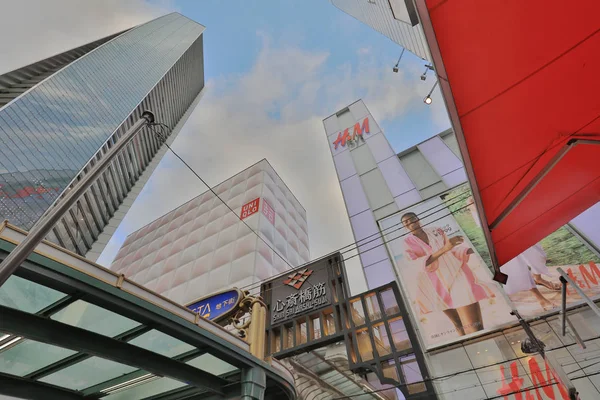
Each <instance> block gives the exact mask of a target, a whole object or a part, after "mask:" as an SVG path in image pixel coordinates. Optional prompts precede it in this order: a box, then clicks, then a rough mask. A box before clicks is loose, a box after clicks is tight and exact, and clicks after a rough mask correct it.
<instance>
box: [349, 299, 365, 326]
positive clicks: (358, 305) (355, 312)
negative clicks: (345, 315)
mask: <svg viewBox="0 0 600 400" xmlns="http://www.w3.org/2000/svg"><path fill="white" fill-rule="evenodd" d="M350 312H351V313H352V321H353V322H354V325H355V326H361V325H364V323H365V310H364V309H363V305H362V301H360V297H359V298H357V299H354V300H350Z"/></svg>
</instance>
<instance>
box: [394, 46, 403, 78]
mask: <svg viewBox="0 0 600 400" xmlns="http://www.w3.org/2000/svg"><path fill="white" fill-rule="evenodd" d="M403 54H404V47H403V48H402V52H401V53H400V57H398V61H397V62H396V65H394V68H392V71H394V72H396V73H398V64H400V60H401V59H402V55H403Z"/></svg>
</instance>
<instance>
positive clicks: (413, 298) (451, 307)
mask: <svg viewBox="0 0 600 400" xmlns="http://www.w3.org/2000/svg"><path fill="white" fill-rule="evenodd" d="M379 224H380V227H381V230H382V232H383V235H384V237H385V241H386V246H387V248H388V251H389V253H390V256H391V258H392V260H393V262H394V267H395V268H396V271H397V274H398V277H399V281H400V285H401V287H402V289H403V292H404V295H405V298H406V300H407V301H406V302H407V304H408V306H409V308H410V309H411V310H412V312H413V315H414V316H415V320H416V322H417V325H418V327H419V331H420V334H421V336H422V338H423V341H424V345H425V346H426V347H427V348H432V347H438V346H441V345H444V344H448V343H451V342H453V341H456V340H461V339H465V338H468V337H474V336H478V335H481V334H484V333H486V332H489V331H491V330H494V329H497V328H500V327H502V326H506V325H508V324H514V323H515V322H516V319H515V318H514V317H513V316H512V315H511V314H510V312H511V308H510V306H509V304H508V303H507V301H506V300H505V297H504V296H503V294H502V293H501V288H500V286H499V284H498V283H496V282H494V281H493V280H492V274H491V272H490V270H489V268H488V267H487V265H486V263H485V261H484V260H483V259H482V257H481V256H480V254H479V252H478V251H477V248H476V247H475V246H474V244H473V243H472V242H471V240H470V238H469V237H468V235H466V234H465V232H464V231H463V230H462V229H461V227H460V226H459V224H458V223H457V222H456V220H455V219H454V218H453V216H452V214H450V213H449V211H448V208H447V206H446V204H445V203H444V201H443V200H442V199H441V198H440V197H436V198H433V199H431V200H428V201H424V202H421V203H419V204H417V205H415V206H413V207H410V208H408V209H405V210H404V211H401V212H399V213H396V214H394V215H391V216H389V217H387V218H385V219H382V220H381V221H379Z"/></svg>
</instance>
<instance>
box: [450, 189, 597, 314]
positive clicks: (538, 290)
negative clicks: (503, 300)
mask: <svg viewBox="0 0 600 400" xmlns="http://www.w3.org/2000/svg"><path fill="white" fill-rule="evenodd" d="M442 197H443V199H444V203H445V204H446V205H447V207H448V209H449V210H450V212H452V215H453V217H454V219H455V220H456V222H457V223H458V225H459V226H460V227H461V228H462V230H463V231H464V232H465V233H466V235H467V237H468V238H469V239H470V241H471V242H472V243H473V245H474V247H475V249H476V250H477V252H478V253H479V254H481V256H482V258H483V259H484V260H485V262H486V264H487V265H488V267H489V268H490V269H491V268H492V267H491V265H492V264H491V259H490V255H489V252H488V249H487V246H486V244H485V239H484V236H483V230H482V229H481V223H480V221H479V218H478V216H477V212H476V209H475V206H474V205H473V199H472V198H471V190H470V189H469V187H468V186H467V185H462V186H460V187H458V188H456V189H453V190H451V191H449V192H446V193H445V194H444V195H443V196H442ZM559 267H561V268H562V269H563V270H564V271H565V272H567V273H568V274H569V276H570V277H571V279H573V281H575V282H577V284H578V285H579V287H581V288H582V289H583V290H584V292H585V294H586V295H588V296H589V297H590V298H592V299H596V298H599V295H600V258H599V257H598V256H597V255H596V254H595V253H594V252H592V251H591V250H590V249H589V248H588V247H587V246H586V244H585V243H583V242H582V241H581V240H579V238H577V237H576V236H575V235H573V234H572V233H571V231H569V230H568V228H567V227H562V228H560V229H558V230H557V231H555V232H553V233H552V234H550V235H548V236H547V237H545V238H544V239H542V240H541V241H540V242H539V243H537V244H536V245H534V246H532V247H531V248H529V249H527V250H526V251H524V252H523V253H522V254H520V255H519V256H517V257H515V258H514V259H512V260H511V261H509V262H508V263H506V264H504V265H503V266H502V267H501V268H500V270H501V271H502V272H504V273H505V274H507V275H508V281H507V283H506V285H504V291H505V292H506V294H508V296H509V298H510V300H511V301H512V303H513V305H514V306H515V307H516V308H517V310H519V313H520V314H521V316H523V317H525V318H529V317H536V316H540V315H543V314H545V313H546V312H549V311H551V310H553V309H557V308H558V307H560V303H561V292H560V282H559V274H558V272H556V269H557V268H559ZM567 288H568V290H567V306H568V305H572V304H575V303H578V302H580V301H581V297H580V296H579V295H578V294H577V292H576V291H575V290H574V289H573V288H571V287H567Z"/></svg>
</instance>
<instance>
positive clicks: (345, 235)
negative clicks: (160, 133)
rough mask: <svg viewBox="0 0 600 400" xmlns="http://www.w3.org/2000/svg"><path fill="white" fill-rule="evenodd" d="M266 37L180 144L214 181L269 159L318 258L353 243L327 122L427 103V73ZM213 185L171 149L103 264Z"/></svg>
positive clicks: (208, 99)
mask: <svg viewBox="0 0 600 400" xmlns="http://www.w3.org/2000/svg"><path fill="white" fill-rule="evenodd" d="M260 36H261V37H262V40H263V46H262V48H261V49H260V51H259V53H258V56H257V58H256V62H255V64H254V66H253V67H252V68H251V70H250V71H248V72H247V73H245V74H243V75H230V76H224V77H219V78H216V79H213V80H209V81H208V83H207V85H206V88H205V95H204V98H203V99H202V100H201V101H200V103H199V104H198V106H197V108H196V110H195V111H194V113H193V114H192V116H191V117H190V119H189V120H188V122H187V124H186V125H185V127H184V128H183V129H182V131H181V133H180V134H179V136H178V138H177V139H176V141H175V142H174V145H173V148H174V150H175V151H176V152H178V153H179V155H180V156H181V157H182V158H183V159H184V160H186V161H187V162H188V163H189V164H190V165H191V166H192V167H193V168H194V170H195V171H197V172H198V173H199V174H200V175H201V176H203V177H204V178H205V179H206V180H208V183H209V185H216V184H217V183H219V182H221V181H223V180H225V179H227V178H228V177H230V176H232V175H234V174H236V173H237V172H239V171H241V170H242V169H244V168H246V167H248V166H249V165H251V164H253V163H255V162H257V161H259V160H260V159H262V158H266V159H267V160H269V162H270V163H271V164H272V165H273V167H274V168H275V170H276V171H277V172H278V173H279V174H280V176H281V177H282V179H283V180H284V181H285V182H286V184H287V185H288V186H289V187H290V189H291V190H292V192H293V193H294V194H295V195H296V197H297V198H298V199H299V201H300V203H301V204H302V205H303V206H304V207H305V208H306V210H307V214H308V223H309V238H310V250H311V256H312V257H317V256H319V255H322V254H324V253H327V252H330V251H332V250H335V249H337V248H340V247H342V246H345V245H347V244H348V243H351V242H353V241H354V239H353V236H352V233H351V230H350V225H349V222H348V217H347V213H346V209H345V206H344V202H343V199H342V195H341V191H340V188H339V183H338V181H337V177H336V173H335V169H334V165H333V160H332V158H331V154H330V152H329V147H328V143H327V140H326V137H325V131H324V128H323V123H322V121H323V119H324V118H325V117H327V116H328V115H331V114H332V113H334V112H336V111H337V110H339V109H341V108H343V107H345V106H347V105H348V104H350V103H352V102H354V101H355V100H357V99H359V98H363V99H364V100H365V102H366V104H367V106H368V107H369V109H370V110H371V112H372V113H373V115H374V117H375V119H376V120H378V121H379V122H382V121H385V120H392V119H394V118H398V117H401V116H402V115H403V114H404V113H405V112H407V110H408V108H409V107H408V105H409V104H411V103H413V102H421V101H422V97H423V94H422V93H421V92H422V91H423V90H422V88H420V87H419V86H418V83H419V82H420V81H419V80H418V79H415V77H418V74H420V71H417V67H415V71H410V72H409V74H410V76H408V75H406V73H404V72H402V71H400V73H397V74H395V73H393V72H392V70H391V68H390V66H389V65H388V64H382V62H380V61H378V59H377V58H376V57H375V56H373V55H367V56H365V57H361V58H360V59H361V61H359V63H358V64H357V65H352V64H351V63H349V62H342V63H341V64H335V60H331V59H330V54H329V53H328V52H324V51H316V52H315V51H309V50H306V49H302V48H299V47H293V46H289V45H278V44H277V43H274V41H273V40H272V39H271V38H269V37H268V36H265V35H264V34H260ZM208 57H210V55H209V54H207V55H205V58H208ZM418 68H420V67H418ZM413 72H414V73H413ZM206 189H207V188H206V187H204V186H203V185H202V184H201V183H200V182H199V181H198V179H197V178H196V177H194V176H193V175H192V174H191V173H190V172H189V171H187V170H186V169H185V168H184V167H183V166H182V165H181V163H180V162H179V161H178V160H176V159H175V158H174V157H173V156H172V155H170V154H168V155H167V156H166V157H165V158H164V159H163V161H162V162H161V164H160V165H159V167H158V168H157V169H156V172H155V173H154V175H153V176H152V178H151V179H150V180H149V182H148V184H147V185H146V187H145V189H144V190H143V191H142V193H141V194H140V196H139V198H138V200H137V201H136V202H135V203H134V205H133V207H132V209H131V211H130V212H129V214H128V215H127V217H126V218H125V220H124V221H123V223H122V224H121V226H120V227H119V229H118V231H117V235H116V236H115V237H114V238H113V240H111V243H110V249H107V251H105V253H104V254H103V255H102V257H101V259H100V260H99V261H100V262H103V263H108V262H109V261H110V260H111V259H112V257H113V256H114V254H115V252H116V250H117V249H118V247H119V242H122V241H123V240H124V238H125V237H126V234H127V233H130V232H132V231H135V230H137V229H139V228H140V227H141V226H143V225H145V224H147V223H149V222H150V221H152V220H153V219H155V218H157V217H158V216H160V215H162V214H164V213H166V212H168V211H170V210H172V209H174V208H175V207H177V206H179V205H180V204H182V203H184V202H185V201H187V200H189V199H191V198H192V197H195V196H197V195H199V194H200V193H202V192H204V191H205V190H206Z"/></svg>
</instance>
